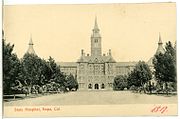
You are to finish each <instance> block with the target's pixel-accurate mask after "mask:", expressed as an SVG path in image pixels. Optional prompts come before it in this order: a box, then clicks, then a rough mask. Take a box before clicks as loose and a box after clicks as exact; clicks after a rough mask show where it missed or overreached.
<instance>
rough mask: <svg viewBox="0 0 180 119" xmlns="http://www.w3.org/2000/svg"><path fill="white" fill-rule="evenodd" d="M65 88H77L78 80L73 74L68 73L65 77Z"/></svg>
mask: <svg viewBox="0 0 180 119" xmlns="http://www.w3.org/2000/svg"><path fill="white" fill-rule="evenodd" d="M65 86H66V88H68V89H69V90H72V89H73V88H74V89H75V90H77V89H78V82H77V80H76V79H75V78H74V76H73V75H72V74H70V75H68V76H67V77H66V84H65Z"/></svg>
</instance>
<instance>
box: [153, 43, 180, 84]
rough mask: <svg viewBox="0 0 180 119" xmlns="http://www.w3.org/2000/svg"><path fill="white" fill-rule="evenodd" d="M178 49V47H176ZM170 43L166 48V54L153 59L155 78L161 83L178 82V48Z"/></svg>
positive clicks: (157, 55)
mask: <svg viewBox="0 0 180 119" xmlns="http://www.w3.org/2000/svg"><path fill="white" fill-rule="evenodd" d="M175 47H176V46H175ZM175 47H173V46H172V43H171V42H170V41H169V42H167V43H166V46H165V53H164V54H162V53H159V54H156V55H155V57H154V59H153V64H154V69H155V77H156V79H157V80H158V81H159V82H160V83H163V82H165V83H166V85H167V83H168V82H174V83H176V82H177V76H176V73H177V72H176V48H175Z"/></svg>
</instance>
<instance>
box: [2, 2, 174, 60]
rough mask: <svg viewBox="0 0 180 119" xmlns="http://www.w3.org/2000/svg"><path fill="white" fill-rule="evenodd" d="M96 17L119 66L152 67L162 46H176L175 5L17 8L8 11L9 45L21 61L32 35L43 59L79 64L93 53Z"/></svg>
mask: <svg viewBox="0 0 180 119" xmlns="http://www.w3.org/2000/svg"><path fill="white" fill-rule="evenodd" d="M95 16H97V22H98V26H99V28H100V34H101V36H102V52H103V53H107V52H108V49H111V50H112V56H113V57H114V59H115V60H116V61H118V62H120V61H138V60H145V61H147V60H148V59H149V58H150V57H152V56H153V55H154V53H155V52H156V49H157V43H158V37H159V36H158V35H159V32H160V34H161V38H162V41H163V42H164V44H165V42H167V41H172V42H173V43H174V42H175V40H176V6H175V4H174V3H159V4H158V3H156V4H155V3H154V4H104V5H102V4H99V5H17V6H5V7H4V31H5V38H6V41H7V42H10V43H13V44H15V47H14V52H15V53H16V54H17V55H18V57H19V58H22V56H23V55H24V53H25V52H26V51H27V49H28V42H29V40H30V36H31V34H32V40H33V42H34V50H35V52H36V54H37V55H38V56H40V57H41V58H44V59H47V58H48V57H49V56H52V57H53V58H54V59H55V60H56V61H65V62H66V61H70V62H71V61H72V62H75V61H77V59H78V58H79V57H80V50H81V49H84V50H85V53H86V54H87V53H90V36H91V33H92V29H93V27H94V20H95Z"/></svg>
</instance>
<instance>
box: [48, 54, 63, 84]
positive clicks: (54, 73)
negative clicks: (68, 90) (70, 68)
mask: <svg viewBox="0 0 180 119" xmlns="http://www.w3.org/2000/svg"><path fill="white" fill-rule="evenodd" d="M47 64H48V66H49V68H50V75H49V76H50V78H51V81H54V82H56V83H58V84H60V85H61V86H65V75H64V74H63V73H62V72H61V71H60V66H58V65H57V64H56V62H55V60H54V59H53V58H52V57H49V59H48V61H47Z"/></svg>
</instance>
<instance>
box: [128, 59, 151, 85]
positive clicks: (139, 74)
mask: <svg viewBox="0 0 180 119" xmlns="http://www.w3.org/2000/svg"><path fill="white" fill-rule="evenodd" d="M151 78H152V73H151V70H150V68H149V66H148V65H147V64H146V63H145V62H144V61H139V62H138V64H137V65H136V66H135V68H134V70H133V71H131V73H130V74H129V75H128V86H129V87H130V86H133V85H134V86H136V87H142V86H144V84H145V83H146V82H148V81H149V80H151Z"/></svg>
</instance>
